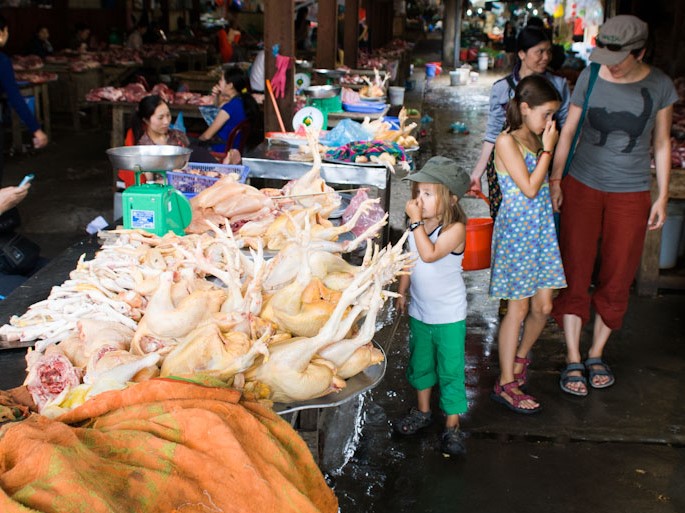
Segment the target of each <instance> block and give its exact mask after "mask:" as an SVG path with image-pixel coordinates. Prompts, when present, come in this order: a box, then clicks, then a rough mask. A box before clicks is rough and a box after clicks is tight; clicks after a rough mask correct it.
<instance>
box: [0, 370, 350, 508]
mask: <svg viewBox="0 0 685 513" xmlns="http://www.w3.org/2000/svg"><path fill="white" fill-rule="evenodd" d="M0 436H1V438H0V511H1V512H3V513H27V512H41V513H58V512H60V513H61V512H74V511H88V512H89V513H105V512H106V513H119V512H121V513H132V512H145V513H155V512H159V513H195V512H198V513H199V512H209V511H217V512H218V511H221V512H223V513H229V512H245V513H248V512H249V513H252V512H254V511H260V512H274V513H275V512H279V513H287V512H292V513H295V512H298V513H308V512H311V513H329V512H330V513H335V512H337V510H338V502H337V499H336V498H335V495H334V494H333V492H332V491H331V490H330V488H329V487H328V486H327V485H326V482H325V481H324V479H323V476H322V475H321V472H320V471H319V469H318V467H317V466H316V464H315V462H314V459H313V458H312V455H311V453H310V452H309V450H308V448H307V446H306V444H305V443H304V441H303V440H302V439H301V438H300V436H299V435H298V434H297V433H296V432H295V431H294V430H293V429H292V428H291V427H290V425H289V424H288V423H287V422H285V421H284V420H282V419H281V418H280V417H279V416H278V415H277V414H275V413H274V412H273V411H271V410H270V409H269V408H266V407H264V406H262V405H260V404H258V403H255V402H251V401H247V400H244V399H242V398H241V394H240V392H238V391H236V390H233V389H230V388H220V387H209V386H203V385H200V384H196V383H189V382H186V381H180V380H173V379H153V380H150V381H146V382H142V383H139V384H137V385H135V386H132V387H130V388H127V389H125V390H123V391H115V392H105V393H103V394H100V395H98V396H95V397H94V398H92V399H91V400H89V401H87V402H86V403H85V404H83V405H82V406H80V407H78V408H76V409H74V410H72V411H70V412H68V413H66V414H65V415H62V416H61V417H59V418H57V419H55V420H51V419H48V418H46V417H43V416H40V415H33V416H31V417H29V418H28V419H26V420H23V421H21V422H17V423H13V424H7V425H5V426H4V428H3V430H2V432H1V435H0Z"/></svg>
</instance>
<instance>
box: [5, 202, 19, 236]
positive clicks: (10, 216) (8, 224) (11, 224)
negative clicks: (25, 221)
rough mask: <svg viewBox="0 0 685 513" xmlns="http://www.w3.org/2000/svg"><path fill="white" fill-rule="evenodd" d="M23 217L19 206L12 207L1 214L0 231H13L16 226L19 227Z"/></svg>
mask: <svg viewBox="0 0 685 513" xmlns="http://www.w3.org/2000/svg"><path fill="white" fill-rule="evenodd" d="M20 224H21V218H20V217H19V210H17V207H13V208H10V209H9V210H8V211H7V212H3V213H2V214H0V233H12V232H13V231H14V230H15V228H19V225H20Z"/></svg>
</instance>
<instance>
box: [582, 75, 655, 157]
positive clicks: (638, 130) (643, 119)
mask: <svg viewBox="0 0 685 513" xmlns="http://www.w3.org/2000/svg"><path fill="white" fill-rule="evenodd" d="M640 93H641V94H642V100H643V108H642V113H641V114H639V115H637V114H633V113H632V112H627V111H616V112H609V111H608V110H607V109H606V108H604V107H591V108H589V109H588V121H589V122H590V126H591V127H592V128H594V129H595V130H597V131H598V132H599V133H600V137H599V142H597V143H595V144H596V146H604V145H605V144H606V142H607V137H608V136H609V134H610V133H611V132H625V133H627V134H628V137H629V138H630V140H629V141H628V145H627V146H626V147H625V148H623V150H621V151H622V153H631V152H632V151H633V148H634V147H635V144H636V143H637V139H638V137H640V135H642V133H643V132H644V130H645V127H646V126H647V121H648V120H649V116H650V115H651V113H652V108H653V107H654V100H653V99H652V96H651V95H650V94H649V90H648V89H646V88H642V89H641V90H640Z"/></svg>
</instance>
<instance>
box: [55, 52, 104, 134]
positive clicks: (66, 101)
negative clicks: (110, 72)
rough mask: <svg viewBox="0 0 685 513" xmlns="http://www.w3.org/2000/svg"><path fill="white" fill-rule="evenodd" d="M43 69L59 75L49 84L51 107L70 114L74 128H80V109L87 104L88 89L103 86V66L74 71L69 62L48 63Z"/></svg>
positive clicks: (56, 110)
mask: <svg viewBox="0 0 685 513" xmlns="http://www.w3.org/2000/svg"><path fill="white" fill-rule="evenodd" d="M43 70H44V71H48V72H52V73H57V76H58V79H57V80H56V81H54V82H50V84H49V93H50V98H51V101H50V107H51V108H52V110H53V111H54V112H56V113H65V112H66V113H68V114H70V115H71V118H72V122H73V124H74V129H76V130H80V129H81V118H80V114H79V111H80V109H81V107H82V106H84V105H85V104H86V101H85V97H86V94H87V93H88V91H90V90H91V89H95V88H97V87H102V85H103V82H104V76H105V74H104V73H105V72H104V70H103V68H102V67H97V68H91V69H86V70H84V71H72V70H70V69H69V65H68V64H46V65H45V67H44V68H43ZM94 112H95V111H94ZM93 121H95V116H93Z"/></svg>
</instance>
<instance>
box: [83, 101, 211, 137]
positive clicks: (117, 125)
mask: <svg viewBox="0 0 685 513" xmlns="http://www.w3.org/2000/svg"><path fill="white" fill-rule="evenodd" d="M88 104H89V105H92V106H97V105H104V106H111V107H112V133H111V137H110V147H112V148H116V147H118V146H123V145H124V137H125V132H126V124H125V121H126V120H125V117H126V116H130V115H132V114H133V113H134V112H135V110H136V109H137V108H138V104H137V103H131V102H106V101H102V102H88ZM169 108H170V109H171V113H172V116H174V117H176V116H177V115H178V113H179V112H182V113H183V116H184V117H186V118H197V119H202V113H201V112H200V109H199V106H198V105H189V104H187V103H184V104H174V103H172V104H171V105H169Z"/></svg>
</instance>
